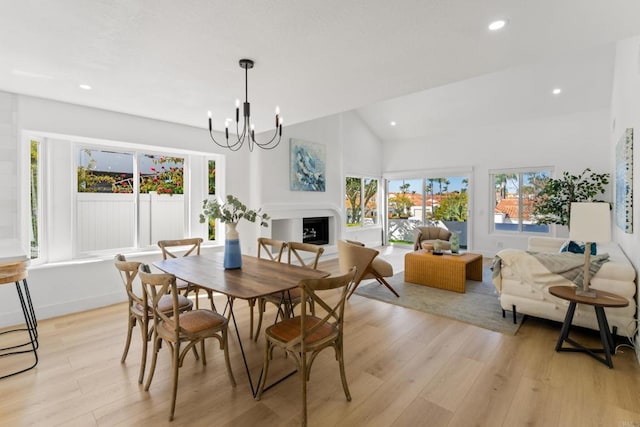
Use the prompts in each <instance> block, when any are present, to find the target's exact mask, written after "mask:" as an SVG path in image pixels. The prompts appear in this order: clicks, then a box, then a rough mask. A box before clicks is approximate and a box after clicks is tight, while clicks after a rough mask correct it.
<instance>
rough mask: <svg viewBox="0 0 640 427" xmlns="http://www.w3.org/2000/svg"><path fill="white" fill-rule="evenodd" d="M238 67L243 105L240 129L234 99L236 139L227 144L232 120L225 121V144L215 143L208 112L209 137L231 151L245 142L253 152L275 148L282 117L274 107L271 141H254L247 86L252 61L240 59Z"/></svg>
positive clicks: (238, 115) (237, 110)
mask: <svg viewBox="0 0 640 427" xmlns="http://www.w3.org/2000/svg"><path fill="white" fill-rule="evenodd" d="M240 67H241V68H244V103H243V106H242V107H243V110H242V111H243V113H242V117H243V119H242V128H241V127H240V100H239V99H236V135H237V139H236V140H235V141H233V138H232V141H231V142H229V125H230V123H231V121H232V120H231V119H227V120H225V123H224V125H225V131H224V134H225V138H226V144H223V143H220V142H218V141H216V139H215V138H214V137H213V128H212V127H211V111H209V135H210V136H211V140H212V141H213V142H215V143H216V144H217V145H218V146H220V147H222V148H228V149H229V150H231V151H238V150H239V149H240V148H242V145H243V144H244V142H245V140H246V141H247V145H248V146H249V151H253V148H254V146H258V147H260V148H262V149H265V150H271V149H273V148H276V147H277V146H278V144H279V143H280V139H281V138H282V117H280V108H278V107H276V128H275V131H274V133H273V136H272V137H271V139H270V140H268V141H265V142H258V141H256V139H255V131H254V128H253V124H252V123H251V104H250V103H249V89H248V88H249V84H248V79H247V74H248V70H249V69H250V68H253V61H252V60H251V59H241V60H240ZM276 137H277V140H276Z"/></svg>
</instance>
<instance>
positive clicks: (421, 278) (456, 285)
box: [404, 250, 482, 293]
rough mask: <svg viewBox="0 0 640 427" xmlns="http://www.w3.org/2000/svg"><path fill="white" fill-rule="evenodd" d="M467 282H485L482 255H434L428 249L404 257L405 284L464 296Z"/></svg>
mask: <svg viewBox="0 0 640 427" xmlns="http://www.w3.org/2000/svg"><path fill="white" fill-rule="evenodd" d="M467 279H470V280H477V281H479V282H481V281H482V255H479V254H472V253H465V254H461V255H448V254H445V255H433V254H432V253H429V252H427V251H425V250H419V251H416V252H411V253H408V254H406V255H405V256H404V281H405V282H409V283H416V284H418V285H426V286H431V287H434V288H440V289H446V290H448V291H455V292H461V293H464V291H465V281H466V280H467Z"/></svg>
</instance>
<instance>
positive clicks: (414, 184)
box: [389, 176, 466, 193]
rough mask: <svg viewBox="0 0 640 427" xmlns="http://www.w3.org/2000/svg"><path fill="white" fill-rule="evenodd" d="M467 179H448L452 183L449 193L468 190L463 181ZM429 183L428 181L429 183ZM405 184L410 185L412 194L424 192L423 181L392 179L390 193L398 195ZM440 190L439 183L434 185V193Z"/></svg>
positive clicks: (459, 177) (460, 177)
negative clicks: (413, 192) (463, 189)
mask: <svg viewBox="0 0 640 427" xmlns="http://www.w3.org/2000/svg"><path fill="white" fill-rule="evenodd" d="M465 178H466V177H464V176H457V177H449V176H448V177H446V179H447V180H448V181H449V182H450V184H449V185H448V191H449V192H452V191H460V190H461V189H462V188H463V187H464V188H466V185H463V184H462V180H463V179H465ZM427 182H428V181H427ZM404 183H407V184H410V186H409V189H408V190H407V191H408V192H412V191H415V192H416V193H420V192H421V190H422V188H421V187H422V179H405V180H402V179H390V180H389V192H390V193H397V192H399V191H400V186H401V185H402V184H404ZM439 189H440V187H439V185H438V184H437V183H434V188H433V191H434V193H437V192H438V190H439ZM442 191H444V184H443V187H442Z"/></svg>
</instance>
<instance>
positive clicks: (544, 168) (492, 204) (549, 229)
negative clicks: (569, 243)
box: [489, 166, 554, 236]
mask: <svg viewBox="0 0 640 427" xmlns="http://www.w3.org/2000/svg"><path fill="white" fill-rule="evenodd" d="M538 172H547V173H548V174H549V177H550V178H553V176H554V168H553V167H552V166H536V167H523V168H505V169H490V170H489V188H490V197H489V199H490V201H489V203H490V205H489V232H490V234H505V235H526V236H551V235H552V234H553V231H552V227H551V224H548V225H547V231H546V232H543V231H540V232H536V231H524V230H523V223H522V220H521V218H518V228H517V230H514V231H511V230H497V229H496V222H495V207H496V206H497V198H496V191H495V176H496V175H499V174H517V175H518V182H519V183H520V185H519V186H518V212H523V202H522V201H523V197H522V196H523V194H522V188H523V185H522V182H523V176H524V175H525V174H528V173H538Z"/></svg>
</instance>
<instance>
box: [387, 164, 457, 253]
mask: <svg viewBox="0 0 640 427" xmlns="http://www.w3.org/2000/svg"><path fill="white" fill-rule="evenodd" d="M438 175H439V176H438ZM386 184H387V185H386V200H387V228H386V233H387V241H388V242H389V243H396V244H412V243H413V241H414V239H415V234H416V232H415V229H416V227H418V226H424V225H431V226H438V227H442V228H446V229H448V230H450V231H451V232H456V233H458V237H459V240H460V247H462V248H467V246H468V240H469V239H468V236H469V230H468V224H469V217H468V215H469V212H470V209H469V176H468V175H467V174H466V173H465V174H458V173H455V174H442V173H438V174H425V176H423V177H420V178H404V179H402V178H401V179H389V180H387V181H386Z"/></svg>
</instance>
